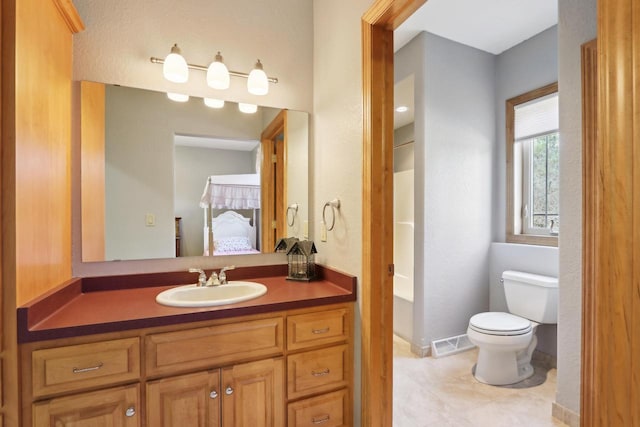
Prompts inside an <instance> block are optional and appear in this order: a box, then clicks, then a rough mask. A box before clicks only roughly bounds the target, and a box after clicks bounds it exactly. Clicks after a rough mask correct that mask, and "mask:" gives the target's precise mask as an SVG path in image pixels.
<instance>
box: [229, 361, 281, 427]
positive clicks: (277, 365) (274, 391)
mask: <svg viewBox="0 0 640 427" xmlns="http://www.w3.org/2000/svg"><path fill="white" fill-rule="evenodd" d="M283 390H284V362H283V361H282V359H267V360H261V361H258V362H252V363H245V364H242V365H235V366H233V367H230V368H225V369H223V370H222V394H223V396H222V425H223V427H281V426H284V392H283Z"/></svg>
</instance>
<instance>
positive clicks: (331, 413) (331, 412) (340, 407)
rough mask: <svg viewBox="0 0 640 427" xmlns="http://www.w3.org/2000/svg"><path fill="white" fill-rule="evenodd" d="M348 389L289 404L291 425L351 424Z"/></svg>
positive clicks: (325, 426) (339, 426)
mask: <svg viewBox="0 0 640 427" xmlns="http://www.w3.org/2000/svg"><path fill="white" fill-rule="evenodd" d="M349 418H350V417H349V395H348V392H347V390H346V389H342V390H339V391H336V392H333V393H328V394H323V395H321V396H318V397H312V398H311V399H305V400H301V401H299V402H295V403H290V404H289V414H288V424H287V425H288V426H289V427H318V426H322V427H341V426H349V425H351V420H350V419H349Z"/></svg>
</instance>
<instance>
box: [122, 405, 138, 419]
mask: <svg viewBox="0 0 640 427" xmlns="http://www.w3.org/2000/svg"><path fill="white" fill-rule="evenodd" d="M124 414H125V415H126V416H127V417H133V416H134V415H135V414H136V408H134V407H133V406H130V407H128V408H127V410H126V411H125V413H124Z"/></svg>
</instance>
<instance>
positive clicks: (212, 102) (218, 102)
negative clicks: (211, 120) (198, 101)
mask: <svg viewBox="0 0 640 427" xmlns="http://www.w3.org/2000/svg"><path fill="white" fill-rule="evenodd" d="M204 105H206V106H207V107H209V108H222V107H224V100H223V99H214V98H205V99H204Z"/></svg>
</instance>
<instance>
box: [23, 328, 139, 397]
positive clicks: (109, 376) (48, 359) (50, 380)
mask: <svg viewBox="0 0 640 427" xmlns="http://www.w3.org/2000/svg"><path fill="white" fill-rule="evenodd" d="M31 364H32V372H33V395H34V396H35V397H40V396H45V395H49V394H53V393H60V392H68V391H75V390H80V389H84V388H88V387H95V386H100V385H106V384H115V383H118V382H124V381H130V380H135V379H138V377H139V376H140V339H139V338H137V337H136V338H126V339H121V340H113V341H101V342H97V343H91V344H80V345H71V346H67V347H56V348H48V349H43V350H35V351H34V352H33V353H32V356H31Z"/></svg>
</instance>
